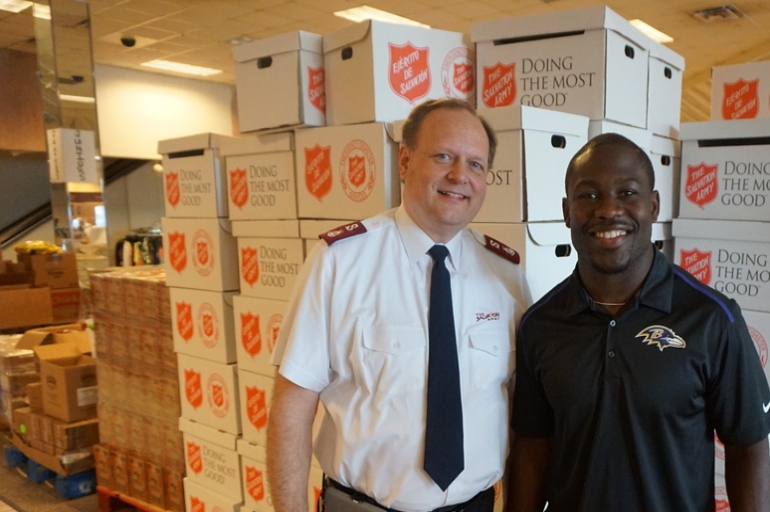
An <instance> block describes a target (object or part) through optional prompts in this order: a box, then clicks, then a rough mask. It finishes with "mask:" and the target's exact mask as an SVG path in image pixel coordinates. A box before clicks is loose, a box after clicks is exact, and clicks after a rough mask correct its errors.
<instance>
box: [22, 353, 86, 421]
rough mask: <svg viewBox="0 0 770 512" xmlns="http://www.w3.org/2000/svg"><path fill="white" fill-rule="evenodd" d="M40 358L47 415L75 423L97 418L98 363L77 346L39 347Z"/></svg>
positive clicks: (44, 406)
mask: <svg viewBox="0 0 770 512" xmlns="http://www.w3.org/2000/svg"><path fill="white" fill-rule="evenodd" d="M34 350H35V353H36V354H37V356H38V358H39V359H40V382H41V383H42V385H43V412H45V413H46V414H48V415H50V416H53V417H54V418H58V419H60V420H63V421H67V422H73V421H78V420H85V419H89V418H95V417H96V403H97V401H98V388H97V386H96V360H95V359H94V358H92V357H91V356H86V355H83V354H81V352H80V350H78V348H77V346H76V345H75V344H73V343H55V344H53V345H42V346H38V347H35V349H34Z"/></svg>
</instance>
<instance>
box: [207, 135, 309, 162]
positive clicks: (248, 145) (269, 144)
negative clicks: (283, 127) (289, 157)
mask: <svg viewBox="0 0 770 512" xmlns="http://www.w3.org/2000/svg"><path fill="white" fill-rule="evenodd" d="M279 151H294V132H276V133H260V134H258V135H249V136H248V137H237V138H231V139H227V140H226V141H224V142H223V143H222V147H221V148H220V150H219V154H220V155H222V156H236V155H256V154H260V153H277V152H279Z"/></svg>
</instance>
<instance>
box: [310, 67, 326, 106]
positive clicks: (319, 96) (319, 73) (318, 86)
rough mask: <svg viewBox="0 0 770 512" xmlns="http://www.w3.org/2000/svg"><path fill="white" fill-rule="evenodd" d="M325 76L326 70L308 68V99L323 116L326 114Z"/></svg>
mask: <svg viewBox="0 0 770 512" xmlns="http://www.w3.org/2000/svg"><path fill="white" fill-rule="evenodd" d="M325 76H326V75H325V74H324V68H322V67H321V68H314V67H312V66H308V67H307V97H308V99H310V104H311V105H313V107H315V108H316V109H317V110H318V111H319V112H321V113H323V114H326V88H325V85H324V82H325Z"/></svg>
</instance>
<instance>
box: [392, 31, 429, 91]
mask: <svg viewBox="0 0 770 512" xmlns="http://www.w3.org/2000/svg"><path fill="white" fill-rule="evenodd" d="M388 49H389V51H390V64H389V67H388V68H389V70H390V73H388V76H389V77H390V88H391V89H393V92H394V93H396V95H397V96H400V97H402V98H404V99H405V100H407V101H408V102H409V103H414V102H415V101H417V100H418V99H420V98H422V97H423V96H425V95H426V94H428V92H430V87H431V75H430V58H429V54H428V53H429V48H428V47H427V46H426V47H416V46H414V45H413V44H412V43H411V42H409V41H407V42H406V43H405V44H403V45H397V44H393V43H388Z"/></svg>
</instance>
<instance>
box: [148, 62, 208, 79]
mask: <svg viewBox="0 0 770 512" xmlns="http://www.w3.org/2000/svg"><path fill="white" fill-rule="evenodd" d="M142 66H146V67H148V68H155V69H162V70H164V71H175V72H177V73H185V74H187V75H197V76H211V75H218V74H219V73H221V72H222V70H221V69H213V68H204V67H201V66H193V65H192V64H182V63H181V62H171V61H169V60H151V61H149V62H143V63H142Z"/></svg>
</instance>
